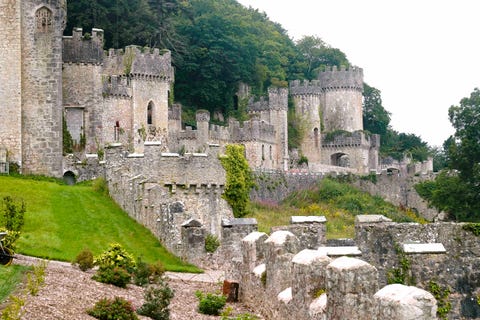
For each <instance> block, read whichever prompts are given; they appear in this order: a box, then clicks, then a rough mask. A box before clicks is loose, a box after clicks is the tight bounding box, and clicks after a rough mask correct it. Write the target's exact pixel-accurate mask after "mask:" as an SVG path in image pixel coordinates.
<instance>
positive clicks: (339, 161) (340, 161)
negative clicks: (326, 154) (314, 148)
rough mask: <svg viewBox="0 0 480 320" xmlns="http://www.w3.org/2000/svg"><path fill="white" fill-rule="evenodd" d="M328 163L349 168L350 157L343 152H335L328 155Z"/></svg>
mask: <svg viewBox="0 0 480 320" xmlns="http://www.w3.org/2000/svg"><path fill="white" fill-rule="evenodd" d="M330 164H331V165H332V166H337V167H344V168H350V157H349V156H348V154H346V153H343V152H337V153H334V154H332V155H331V156H330Z"/></svg>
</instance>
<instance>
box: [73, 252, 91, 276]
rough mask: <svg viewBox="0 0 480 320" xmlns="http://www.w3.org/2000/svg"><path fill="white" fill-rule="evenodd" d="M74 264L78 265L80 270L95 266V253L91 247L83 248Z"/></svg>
mask: <svg viewBox="0 0 480 320" xmlns="http://www.w3.org/2000/svg"><path fill="white" fill-rule="evenodd" d="M73 264H74V265H77V266H78V267H79V268H80V270H82V271H87V270H88V269H92V268H93V253H92V251H90V250H89V249H83V250H82V251H80V253H79V254H78V255H77V256H76V257H75V260H74V261H73Z"/></svg>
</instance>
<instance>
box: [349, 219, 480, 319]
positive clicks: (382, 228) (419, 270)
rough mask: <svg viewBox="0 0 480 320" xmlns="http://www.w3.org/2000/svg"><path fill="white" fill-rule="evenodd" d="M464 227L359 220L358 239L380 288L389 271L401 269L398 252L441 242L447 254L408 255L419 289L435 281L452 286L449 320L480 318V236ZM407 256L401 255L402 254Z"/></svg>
mask: <svg viewBox="0 0 480 320" xmlns="http://www.w3.org/2000/svg"><path fill="white" fill-rule="evenodd" d="M464 225H465V224H462V223H431V224H425V225H420V224H414V223H393V222H364V223H361V222H358V221H357V222H356V225H355V241H356V244H357V246H358V247H359V249H360V250H361V252H362V259H364V260H365V261H367V262H369V263H371V264H373V265H374V266H376V267H377V269H378V272H379V281H380V284H381V285H385V284H386V283H387V273H388V271H389V270H392V269H393V268H398V267H399V265H400V262H399V259H400V253H399V248H401V246H402V244H409V243H430V244H431V243H441V244H443V246H444V247H445V250H446V252H445V253H428V252H427V253H407V254H405V257H406V258H407V259H408V261H409V262H410V268H409V271H408V272H409V275H410V276H411V277H413V279H414V280H413V281H414V285H416V286H418V287H420V288H427V287H428V282H429V281H430V280H432V281H435V282H436V283H438V284H439V285H440V286H442V287H449V288H450V289H451V294H450V295H449V297H448V301H450V302H451V303H452V311H451V312H450V314H449V315H448V318H449V319H458V318H462V319H478V318H480V306H479V305H478V303H477V299H476V297H477V296H478V294H479V293H480V259H479V257H480V250H479V248H480V238H479V237H478V236H475V235H474V234H472V233H471V232H470V231H466V230H464V229H463V226H464ZM400 252H402V251H400Z"/></svg>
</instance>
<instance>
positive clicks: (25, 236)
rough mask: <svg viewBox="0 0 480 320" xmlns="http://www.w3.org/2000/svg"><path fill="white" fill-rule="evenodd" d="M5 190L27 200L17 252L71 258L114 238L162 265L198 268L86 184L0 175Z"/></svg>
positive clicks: (100, 247)
mask: <svg viewBox="0 0 480 320" xmlns="http://www.w3.org/2000/svg"><path fill="white" fill-rule="evenodd" d="M7 195H10V196H12V197H13V198H15V199H17V200H18V199H23V200H24V201H25V203H26V206H27V213H26V215H25V226H24V227H23V230H22V236H21V237H20V239H19V240H18V242H17V250H16V251H17V252H18V253H22V254H25V255H31V256H36V257H42V258H48V259H55V260H62V261H72V260H73V259H74V258H75V256H76V255H77V254H78V253H79V252H80V251H81V250H82V249H85V248H88V249H90V250H91V251H92V252H93V254H94V255H98V254H100V253H101V252H103V251H104V250H106V249H108V246H109V244H110V243H114V242H118V243H120V244H121V245H122V246H123V247H124V248H125V249H126V250H127V251H128V252H130V253H131V254H132V255H134V256H135V257H141V258H142V260H143V261H146V262H150V263H153V262H156V261H161V262H162V263H163V264H164V265H165V268H166V269H167V270H170V271H185V272H199V271H200V270H199V269H198V268H196V267H194V266H192V265H188V264H186V263H184V262H183V261H182V260H181V259H179V258H177V257H175V256H174V255H172V254H170V253H169V252H168V251H166V250H165V248H164V247H163V246H162V245H161V244H160V243H159V241H158V240H157V239H156V238H155V237H154V236H153V235H152V233H151V232H150V231H149V230H147V229H146V228H144V227H143V226H141V225H140V224H138V223H137V222H135V221H134V220H133V219H132V218H130V217H129V216H128V215H127V214H126V213H125V212H123V211H122V209H120V208H119V206H118V205H116V204H115V203H114V202H113V201H112V200H111V199H110V198H109V197H107V196H105V195H102V194H101V193H99V192H96V191H94V189H93V188H92V187H91V186H90V185H75V186H67V185H61V184H58V183H55V182H46V181H35V180H30V179H21V178H17V177H8V176H0V197H1V198H3V197H4V196H7Z"/></svg>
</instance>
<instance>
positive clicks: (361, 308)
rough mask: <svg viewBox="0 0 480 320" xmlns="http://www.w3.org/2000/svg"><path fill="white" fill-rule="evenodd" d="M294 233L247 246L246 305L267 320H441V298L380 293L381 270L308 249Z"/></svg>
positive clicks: (257, 238)
mask: <svg viewBox="0 0 480 320" xmlns="http://www.w3.org/2000/svg"><path fill="white" fill-rule="evenodd" d="M299 247H300V241H299V239H298V238H297V237H296V236H295V235H294V234H293V233H292V232H290V231H286V230H280V231H276V232H273V233H272V234H271V235H270V236H267V235H266V234H265V233H261V232H253V233H251V234H249V235H248V236H246V237H245V238H244V239H243V240H242V253H243V260H242V264H241V268H240V270H241V279H240V299H241V301H242V302H243V303H245V304H247V305H249V306H251V307H252V308H255V310H256V311H257V312H259V313H261V314H262V315H263V316H264V317H265V318H266V319H305V320H308V319H328V320H337V319H338V320H340V319H341V320H344V319H358V320H362V319H365V320H366V319H368V320H384V319H424V320H427V319H429V320H430V319H436V310H437V305H436V301H435V298H434V297H433V296H432V295H431V294H430V293H429V292H426V291H424V290H421V289H418V288H414V287H408V286H404V285H391V286H386V287H385V288H383V289H382V290H380V291H378V287H379V284H378V271H377V269H376V268H375V267H374V266H373V265H371V264H369V263H367V262H365V261H362V260H359V259H356V258H351V257H340V258H337V259H335V260H333V259H332V258H331V257H329V256H327V255H326V254H325V251H320V250H312V249H304V250H301V251H299Z"/></svg>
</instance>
